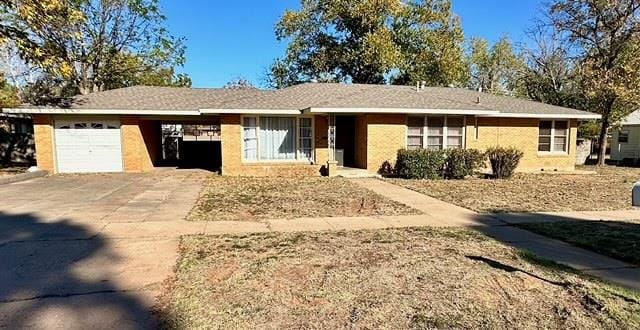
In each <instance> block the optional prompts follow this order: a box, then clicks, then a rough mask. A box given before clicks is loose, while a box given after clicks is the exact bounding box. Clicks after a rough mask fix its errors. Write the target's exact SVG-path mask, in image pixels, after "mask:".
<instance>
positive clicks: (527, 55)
mask: <svg viewBox="0 0 640 330" xmlns="http://www.w3.org/2000/svg"><path fill="white" fill-rule="evenodd" d="M527 34H528V35H529V38H530V39H531V41H532V42H533V45H534V46H533V47H531V48H526V49H524V51H523V56H524V60H525V63H526V68H525V70H524V72H523V74H522V76H521V77H520V80H519V83H518V94H519V95H521V96H524V97H528V98H530V99H532V100H534V101H538V102H543V103H548V104H553V105H557V106H563V107H569V108H575V109H583V110H584V109H586V103H585V102H586V101H585V96H584V93H583V92H582V88H581V86H580V81H581V76H580V66H579V65H577V64H578V63H577V62H576V59H574V58H572V57H571V56H570V55H569V50H568V49H567V48H566V47H565V46H564V45H563V41H562V40H561V38H560V37H559V35H558V33H557V32H555V31H553V30H550V29H549V27H548V26H546V25H545V24H544V23H543V22H538V23H537V24H536V25H535V26H534V28H532V29H531V30H529V31H528V32H527Z"/></svg>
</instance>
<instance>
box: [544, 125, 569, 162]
mask: <svg viewBox="0 0 640 330" xmlns="http://www.w3.org/2000/svg"><path fill="white" fill-rule="evenodd" d="M543 121H550V122H551V145H550V146H549V151H540V150H538V155H543V156H549V155H568V154H569V146H570V141H571V121H569V120H566V119H545V120H540V121H539V122H538V149H540V123H541V122H543ZM556 122H565V123H567V135H566V138H567V139H566V141H565V145H564V149H565V150H564V151H554V150H553V147H554V146H555V139H556Z"/></svg>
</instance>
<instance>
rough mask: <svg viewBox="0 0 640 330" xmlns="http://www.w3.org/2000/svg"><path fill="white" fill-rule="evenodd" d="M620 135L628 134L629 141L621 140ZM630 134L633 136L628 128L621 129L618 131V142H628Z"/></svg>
mask: <svg viewBox="0 0 640 330" xmlns="http://www.w3.org/2000/svg"><path fill="white" fill-rule="evenodd" d="M620 135H626V136H627V141H626V142H622V141H620ZM630 136H631V134H629V131H628V130H619V131H618V144H628V143H629V137H630Z"/></svg>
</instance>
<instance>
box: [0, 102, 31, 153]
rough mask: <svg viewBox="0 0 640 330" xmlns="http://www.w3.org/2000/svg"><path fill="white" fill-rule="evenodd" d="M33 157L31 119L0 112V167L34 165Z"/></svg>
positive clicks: (21, 115)
mask: <svg viewBox="0 0 640 330" xmlns="http://www.w3.org/2000/svg"><path fill="white" fill-rule="evenodd" d="M34 157H35V145H34V139H33V122H32V121H31V117H30V116H28V115H25V114H7V113H2V112H0V166H16V165H18V166H30V165H34V164H35V158H34Z"/></svg>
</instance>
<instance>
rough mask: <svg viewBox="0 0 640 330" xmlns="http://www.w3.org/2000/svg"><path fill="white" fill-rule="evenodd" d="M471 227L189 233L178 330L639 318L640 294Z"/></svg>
mask: <svg viewBox="0 0 640 330" xmlns="http://www.w3.org/2000/svg"><path fill="white" fill-rule="evenodd" d="M527 259H528V258H525V257H523V256H522V253H521V252H520V251H518V250H515V249H512V248H509V247H507V246H504V245H502V244H500V243H498V242H496V241H494V240H491V239H488V238H487V237H486V236H482V235H481V234H479V233H475V232H471V231H466V230H463V229H435V228H431V229H393V230H381V231H360V232H334V233H329V232H325V233H304V234H300V233H296V234H274V233H270V234H259V235H251V236H244V237H230V236H226V237H225V236H222V237H205V236H192V237H185V238H183V239H182V241H181V244H180V257H179V260H178V263H177V266H176V274H175V278H174V279H173V280H172V281H170V282H168V285H167V288H166V290H165V292H164V293H163V295H162V297H161V299H160V303H159V307H158V310H159V315H160V316H161V318H163V322H164V324H163V325H164V326H165V327H170V328H189V329H190V328H243V329H244V328H269V329H278V328H285V329H291V328H296V329H300V328H306V329H308V328H311V329H317V328H329V329H337V328H364V329H371V328H388V329H426V328H456V329H457V328H462V329H475V328H488V329H493V328H518V329H560V328H563V329H564V328H574V329H575V328H577V329H625V328H627V329H631V328H638V327H640V295H638V294H637V293H632V292H629V291H625V290H622V289H619V288H615V287H611V286H608V285H606V284H603V283H601V282H599V281H596V280H593V279H589V278H586V277H581V276H579V275H576V274H575V273H573V272H566V271H564V270H563V269H562V268H558V267H547V266H546V265H541V263H540V262H530V261H528V260H527Z"/></svg>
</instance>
